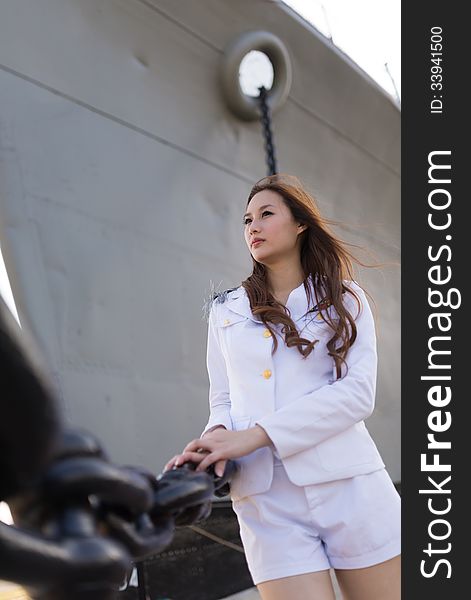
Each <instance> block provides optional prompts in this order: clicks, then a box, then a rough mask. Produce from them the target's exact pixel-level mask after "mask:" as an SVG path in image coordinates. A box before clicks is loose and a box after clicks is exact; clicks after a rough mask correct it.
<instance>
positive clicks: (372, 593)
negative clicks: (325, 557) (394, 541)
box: [335, 554, 401, 600]
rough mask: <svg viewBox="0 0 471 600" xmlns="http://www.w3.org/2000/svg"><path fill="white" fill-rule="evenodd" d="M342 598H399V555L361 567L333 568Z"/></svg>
mask: <svg viewBox="0 0 471 600" xmlns="http://www.w3.org/2000/svg"><path fill="white" fill-rule="evenodd" d="M335 576H336V578H337V581H338V584H339V587H340V589H341V591H342V595H343V600H378V598H381V600H400V598H401V555H400V554H399V555H398V556H395V557H394V558H390V559H389V560H386V561H384V562H381V563H378V564H377V565H373V566H371V567H365V568H363V569H335Z"/></svg>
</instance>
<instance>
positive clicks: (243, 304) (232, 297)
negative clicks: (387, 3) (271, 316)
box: [226, 276, 315, 323]
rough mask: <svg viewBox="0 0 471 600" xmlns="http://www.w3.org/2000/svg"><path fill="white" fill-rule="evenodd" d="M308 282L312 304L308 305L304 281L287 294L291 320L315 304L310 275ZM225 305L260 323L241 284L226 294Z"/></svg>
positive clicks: (301, 315)
mask: <svg viewBox="0 0 471 600" xmlns="http://www.w3.org/2000/svg"><path fill="white" fill-rule="evenodd" d="M309 283H310V285H311V290H312V293H313V304H312V305H311V306H308V301H307V295H306V291H305V289H304V282H303V283H301V285H299V286H298V287H297V288H295V289H294V290H292V291H291V293H290V295H289V296H288V300H287V302H286V306H287V308H289V311H290V314H291V318H292V319H293V321H298V320H299V319H300V318H301V317H303V316H304V315H305V314H306V313H307V311H308V310H309V309H310V308H312V306H314V304H315V295H314V289H313V284H312V277H311V276H309ZM226 306H227V308H228V309H229V310H231V311H233V312H235V313H237V314H238V315H242V316H244V317H247V318H248V319H252V321H255V322H256V323H260V319H259V318H257V317H255V316H254V315H253V314H252V310H251V309H250V301H249V297H248V295H247V292H246V291H245V288H244V287H243V286H242V285H241V286H239V287H238V288H237V289H236V290H234V291H233V292H232V293H231V294H229V295H228V297H227V302H226Z"/></svg>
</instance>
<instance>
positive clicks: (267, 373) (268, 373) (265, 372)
mask: <svg viewBox="0 0 471 600" xmlns="http://www.w3.org/2000/svg"><path fill="white" fill-rule="evenodd" d="M263 376H264V377H265V379H270V377H271V371H270V369H265V371H263Z"/></svg>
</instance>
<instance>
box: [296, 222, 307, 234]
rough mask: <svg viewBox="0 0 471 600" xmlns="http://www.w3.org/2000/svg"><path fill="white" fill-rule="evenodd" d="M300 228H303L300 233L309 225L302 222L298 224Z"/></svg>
mask: <svg viewBox="0 0 471 600" xmlns="http://www.w3.org/2000/svg"><path fill="white" fill-rule="evenodd" d="M299 228H301V231H300V233H302V232H303V231H305V230H306V229H307V225H306V224H304V225H303V224H302V223H300V224H299V225H298V229H299Z"/></svg>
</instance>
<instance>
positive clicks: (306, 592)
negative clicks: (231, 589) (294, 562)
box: [257, 569, 377, 600]
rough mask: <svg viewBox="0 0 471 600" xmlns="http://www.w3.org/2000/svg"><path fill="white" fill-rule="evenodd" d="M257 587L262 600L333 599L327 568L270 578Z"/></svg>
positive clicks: (333, 594) (332, 589)
mask: <svg viewBox="0 0 471 600" xmlns="http://www.w3.org/2000/svg"><path fill="white" fill-rule="evenodd" d="M257 589H258V591H259V593H260V596H261V598H262V600H287V599H292V600H295V599H296V600H297V599H298V598H302V599H303V600H335V592H334V588H333V586H332V579H331V577H330V572H329V569H327V570H324V571H316V572H315V573H303V574H302V575H292V576H290V577H281V578H280V579H271V580H270V581H264V582H262V583H259V584H258V585H257ZM376 600H377V599H376Z"/></svg>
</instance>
